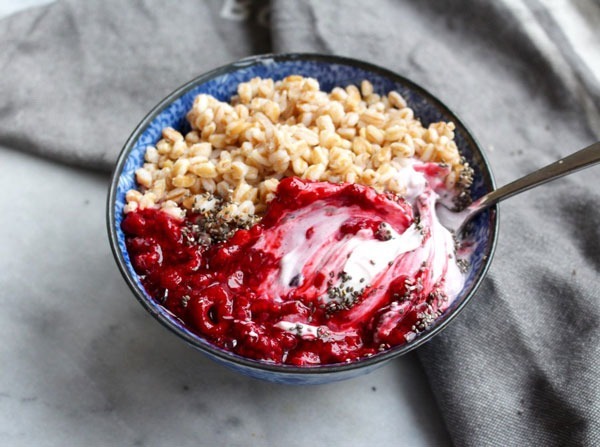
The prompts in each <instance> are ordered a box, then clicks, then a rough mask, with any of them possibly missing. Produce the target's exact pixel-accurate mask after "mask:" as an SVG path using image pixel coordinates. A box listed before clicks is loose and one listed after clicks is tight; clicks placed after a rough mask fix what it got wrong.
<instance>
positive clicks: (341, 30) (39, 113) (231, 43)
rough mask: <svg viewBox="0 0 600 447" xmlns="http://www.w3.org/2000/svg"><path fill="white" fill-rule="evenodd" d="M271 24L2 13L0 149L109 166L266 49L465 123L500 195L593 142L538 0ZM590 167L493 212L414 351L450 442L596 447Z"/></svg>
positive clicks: (385, 1)
mask: <svg viewBox="0 0 600 447" xmlns="http://www.w3.org/2000/svg"><path fill="white" fill-rule="evenodd" d="M561 4H563V6H564V4H568V2H564V3H561ZM579 6H581V5H579ZM250 8H259V9H260V11H258V14H256V13H257V10H256V9H255V10H253V11H254V12H252V14H253V16H256V17H260V18H261V19H260V20H255V21H248V20H245V19H246V18H247V17H248V16H249V14H251V11H250ZM574 8H575V7H574ZM586 8H587V9H586V11H587V14H588V20H592V18H593V17H600V12H599V11H600V5H598V4H597V3H593V2H587V3H586ZM267 16H268V9H267V4H266V3H264V2H258V3H252V2H230V1H226V2H218V1H216V0H214V1H211V0H205V1H200V0H195V1H189V2H188V1H185V2H179V3H178V5H177V11H176V12H173V9H172V8H171V7H169V6H168V5H166V4H165V3H164V2H159V1H154V0H146V1H136V2H128V3H126V4H124V3H122V2H117V1H116V0H110V1H106V2H76V1H74V0H66V1H59V2H56V3H54V4H51V5H47V6H44V7H41V8H37V9H34V10H30V11H26V12H23V13H21V14H18V15H15V16H12V17H9V18H7V19H5V20H3V21H1V22H0V41H2V42H3V45H2V51H0V67H2V80H1V81H0V96H1V97H2V98H3V101H2V103H0V144H2V145H4V146H9V147H13V148H14V149H16V150H22V151H27V152H31V153H35V154H39V155H42V156H46V157H50V158H53V159H56V160H59V161H62V162H65V163H69V164H76V165H81V166H85V167H89V168H92V169H97V170H103V171H108V170H110V169H111V168H112V166H113V163H114V161H115V159H116V155H117V153H118V152H119V150H120V149H121V147H122V145H123V144H124V142H125V140H126V139H127V136H128V134H129V133H130V132H131V131H132V129H133V128H134V127H135V125H136V124H137V123H138V122H139V121H140V120H141V119H142V117H143V116H144V114H145V113H147V111H148V110H149V109H150V108H151V107H152V106H153V105H155V104H156V103H157V102H158V101H159V100H160V99H162V97H164V96H165V95H166V94H168V93H169V92H171V91H172V90H173V89H174V88H176V87H177V86H179V85H181V84H183V83H184V82H186V81H188V80H190V79H192V78H193V77H195V76H197V75H199V74H201V73H202V72H204V71H206V70H208V69H212V68H215V67H217V66H219V65H222V64H224V63H227V62H229V61H232V60H235V59H239V58H241V57H244V56H247V55H250V54H256V53H265V52H269V51H270V50H271V49H273V50H274V51H275V52H296V51H310V52H324V53H331V54H337V55H342V56H349V57H354V58H357V59H363V60H366V61H369V62H372V63H376V64H378V65H381V66H383V67H386V68H388V69H391V70H394V71H396V72H398V73H399V74H402V75H404V76H406V77H408V78H410V79H412V80H413V81H415V82H416V83H418V84H420V85H422V86H423V87H425V88H426V89H428V90H429V91H431V92H432V93H434V94H435V95H437V96H438V97H439V98H440V99H441V100H442V101H444V102H445V103H446V104H447V105H448V106H449V107H450V108H451V109H453V110H454V111H456V112H457V114H458V115H459V116H461V117H462V119H464V121H465V123H466V124H467V125H468V127H469V128H471V130H472V131H473V133H474V134H475V136H476V137H477V138H478V139H479V140H480V142H481V143H482V146H483V148H484V150H485V151H486V153H487V155H488V157H489V159H490V162H491V165H492V169H493V171H494V173H495V176H496V179H497V181H498V183H499V184H500V185H501V184H504V183H506V182H508V181H510V180H513V179H515V178H517V177H519V176H521V175H524V174H526V173H528V172H530V171H532V170H534V169H536V168H538V167H541V166H543V165H545V164H547V163H549V162H551V161H554V160H556V159H558V158H561V157H564V156H566V155H567V154H568V153H570V152H573V151H575V150H577V149H579V148H582V147H584V146H586V145H588V144H590V143H592V142H593V141H594V140H595V139H597V138H598V136H599V135H600V119H599V118H598V117H599V116H600V114H599V113H598V110H599V109H600V83H599V82H598V76H599V75H598V73H596V72H594V70H593V69H592V68H591V67H592V65H589V64H587V63H586V61H585V60H584V58H582V56H581V54H580V53H579V52H578V49H577V48H576V47H574V46H573V45H572V44H571V43H570V41H568V39H567V38H566V37H565V33H564V32H563V31H562V30H560V29H559V26H558V22H557V21H556V17H555V16H554V15H553V14H552V11H551V10H550V9H549V6H547V5H545V4H542V2H538V1H537V0H502V1H491V0H452V1H449V2H443V3H442V2H437V1H434V0H424V1H420V2H408V1H406V2H399V1H392V0H375V1H372V2H369V3H368V4H367V3H365V2H359V1H341V0H331V1H328V2H319V1H316V0H304V1H295V0H273V1H272V2H271V18H270V28H267V27H266V24H267ZM590 23H591V22H590ZM592 26H593V23H592ZM595 26H596V27H598V26H600V23H596V25H595ZM596 29H597V28H596ZM598 169H599V168H592V169H590V170H587V171H583V172H580V173H577V174H575V175H573V176H570V177H568V178H565V179H562V180H560V181H556V182H553V183H551V184H549V185H546V186H543V187H542V188H540V189H537V190H535V191H531V192H529V193H527V194H526V195H523V196H519V197H515V198H513V199H511V200H510V201H509V202H506V203H503V204H502V205H501V207H500V208H501V210H500V216H501V218H500V220H501V233H500V237H499V245H498V250H497V252H496V256H495V259H494V261H493V264H492V268H491V269H490V272H489V274H488V277H487V278H486V279H485V280H484V282H483V286H482V287H481V289H480V291H479V292H478V293H477V295H476V296H475V297H474V298H473V300H472V302H471V303H470V304H469V305H468V306H467V307H466V308H465V310H464V311H463V312H462V313H461V315H459V316H458V317H457V318H456V320H455V321H454V322H453V323H452V324H451V325H450V326H449V327H448V328H447V329H446V330H445V331H444V332H443V333H442V334H440V335H439V336H438V337H436V338H435V339H433V340H432V341H431V342H429V343H427V344H426V345H425V346H423V347H421V348H419V350H418V356H419V358H420V360H421V362H422V364H423V367H424V369H425V372H426V374H427V377H428V378H429V381H430V384H431V387H432V389H433V391H434V393H435V395H436V398H437V399H438V402H439V406H440V409H441V412H442V414H443V417H444V419H445V422H446V424H447V427H448V430H449V432H450V434H451V436H452V440H453V441H454V443H455V444H456V445H466V446H506V445H532V446H538V445H539V446H553V445H557V446H558V445H590V446H592V445H598V444H600V329H599V327H600V300H599V299H598V297H599V296H600V288H599V287H600V286H599V281H598V279H599V278H600V212H599V211H598V209H599V208H598V203H600V191H599V189H598V187H597V184H598V182H597V177H598V172H599V171H598Z"/></svg>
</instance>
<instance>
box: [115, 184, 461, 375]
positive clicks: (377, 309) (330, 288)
mask: <svg viewBox="0 0 600 447" xmlns="http://www.w3.org/2000/svg"><path fill="white" fill-rule="evenodd" d="M427 174H428V173H427V172H425V173H424V174H422V175H423V176H424V177H425V176H427V177H429V175H427ZM432 176H433V175H432ZM437 197H438V196H437V194H436V192H435V191H434V190H433V189H432V188H431V187H430V186H429V185H428V184H424V186H422V188H421V190H420V191H419V194H418V195H416V196H415V197H413V198H411V199H410V202H409V201H407V200H404V199H402V198H400V197H398V196H396V195H393V194H387V193H383V194H378V193H377V192H375V190H373V189H372V188H369V187H366V186H361V185H356V184H331V183H326V182H309V181H304V180H300V179H298V178H293V177H291V178H285V179H283V180H282V181H281V182H280V184H279V187H278V190H277V195H276V198H275V199H274V200H273V201H272V202H271V204H270V205H269V208H268V210H267V212H266V214H265V215H264V217H263V218H262V220H261V221H260V222H259V223H257V224H255V225H253V226H252V227H251V228H249V229H239V230H237V231H236V232H235V233H234V235H233V236H232V237H231V238H230V239H229V240H227V241H226V242H222V243H217V244H213V245H210V244H208V245H207V244H206V243H202V237H200V236H199V234H197V233H198V230H197V229H198V228H201V227H202V222H203V219H204V217H203V216H202V215H200V214H192V215H188V216H187V217H186V218H185V219H183V220H178V219H176V218H173V217H171V216H170V215H168V214H167V213H165V212H163V211H160V210H157V209H144V210H137V211H134V212H131V213H128V214H127V215H126V217H125V219H124V221H123V227H122V228H123V231H124V232H125V234H126V236H127V239H126V240H127V248H128V251H129V254H130V257H131V261H132V264H133V266H134V268H135V270H136V272H137V273H138V274H139V275H140V278H141V280H142V283H143V285H144V287H145V288H146V290H147V292H148V293H149V294H150V295H151V296H152V297H153V298H154V299H156V300H157V301H158V302H159V303H161V304H162V305H163V306H164V307H165V308H167V309H168V310H169V311H170V312H172V313H173V314H174V315H176V316H177V317H178V318H180V319H181V320H182V321H183V322H184V323H185V324H186V325H187V326H188V327H189V328H190V329H191V330H193V331H195V332H196V333H198V334H199V335H200V336H202V337H204V338H206V339H207V340H209V341H210V342H212V343H214V344H215V345H218V346H220V347H223V348H225V349H228V350H230V351H233V352H235V353H237V354H239V355H242V356H244V357H248V358H253V359H257V360H263V361H267V362H274V363H286V364H293V365H315V364H332V363H342V362H351V361H354V360H356V359H359V358H362V357H366V356H371V355H373V354H376V353H377V352H379V351H383V350H386V349H389V348H390V347H391V346H395V345H399V344H402V343H405V342H406V341H409V340H411V339H412V338H414V337H415V336H416V335H417V334H418V333H419V332H421V331H423V330H425V329H427V328H428V327H429V326H430V325H431V324H432V323H433V322H434V321H435V319H436V318H437V317H438V316H439V315H440V314H441V313H442V312H443V311H444V310H445V309H446V308H447V307H448V305H449V304H450V303H451V301H452V299H453V298H454V297H455V296H456V294H457V293H458V292H459V291H460V290H461V288H462V286H463V282H464V279H463V275H462V274H461V272H460V270H459V268H458V265H457V262H456V256H455V247H454V241H453V239H452V236H451V235H450V233H449V232H448V231H447V230H446V229H445V228H443V227H442V226H441V224H440V223H439V222H438V220H437V218H436V216H435V201H436V199H437Z"/></svg>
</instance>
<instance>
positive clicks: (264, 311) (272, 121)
mask: <svg viewBox="0 0 600 447" xmlns="http://www.w3.org/2000/svg"><path fill="white" fill-rule="evenodd" d="M493 189H494V182H493V178H492V175H491V172H490V169H489V166H488V164H487V162H486V159H485V156H484V154H483V152H482V151H481V149H480V148H479V146H478V145H477V143H476V141H475V140H474V138H473V137H472V135H471V134H470V133H469V131H468V130H467V129H466V128H465V126H464V125H463V124H462V123H461V121H460V120H459V119H458V118H457V117H456V116H455V115H454V114H453V113H452V112H451V111H450V110H449V109H448V108H447V107H446V106H445V105H443V104H442V103H441V102H440V101H439V100H438V99H436V98H435V97H434V96H433V95H431V94H430V93H428V92H427V91H425V90H424V89H422V88H421V87H419V86H417V85H416V84H414V83H413V82H411V81H409V80H407V79H405V78H403V77H401V76H399V75H397V74H395V73H393V72H390V71H388V70H385V69H383V68H380V67H377V66H374V65H371V64H367V63H364V62H360V61H356V60H353V59H347V58H342V57H334V56H324V55H316V54H287V55H265V56H256V57H251V58H247V59H244V60H241V61H239V62H236V63H233V64H230V65H227V66H224V67H221V68H218V69H216V70H213V71H211V72H209V73H207V74H204V75H202V76H200V77H198V78H196V79H194V80H192V81H191V82H189V83H187V84H186V85H184V86H182V87H180V88H179V89H177V90H176V91H174V92H173V93H172V94H171V95H169V96H168V97H167V98H166V99H165V100H163V101H162V102H161V103H160V104H158V105H157V106H156V107H155V108H154V109H153V110H152V111H151V112H150V113H149V114H148V115H147V116H146V118H144V119H143V120H142V122H141V123H140V124H139V125H138V127H137V128H136V129H135V130H134V132H133V134H132V135H131V137H130V138H129V140H128V141H127V142H126V144H125V147H124V148H123V150H122V152H121V154H120V156H119V159H118V161H117V165H116V169H115V171H114V175H113V180H112V183H111V187H110V191H109V197H108V210H107V211H108V230H109V238H110V243H111V247H112V250H113V253H114V256H115V259H116V261H117V264H118V266H119V268H120V270H121V272H122V274H123V276H124V278H125V280H126V282H127V284H128V285H129V286H130V288H131V289H132V291H133V292H134V294H135V296H136V297H137V299H138V300H139V301H140V303H141V304H142V305H143V306H144V307H145V308H146V309H147V310H148V311H149V312H150V314H152V315H153V316H154V317H155V318H156V319H157V320H158V321H160V322H161V323H162V324H163V325H164V326H166V327H167V328H168V329H170V330H171V331H172V332H174V333H175V334H177V335H178V336H179V337H181V338H182V339H184V340H185V341H186V342H188V343H189V344H191V345H192V346H193V347H195V348H197V349H199V350H200V351H202V352H204V353H205V354H207V355H208V356H209V357H211V358H212V359H214V360H216V361H218V362H220V363H222V364H224V365H226V366H228V367H230V368H233V369H235V370H237V371H239V372H242V373H244V374H247V375H250V376H252V377H256V378H261V379H266V380H271V381H276V382H282V383H301V384H314V383H324V382H330V381H334V380H342V379H347V378H350V377H354V376H357V375H360V374H364V373H366V372H369V371H372V370H373V369H375V368H377V367H379V366H381V365H382V364H384V363H385V362H386V361H389V360H391V359H393V358H395V357H398V356H400V355H402V354H404V353H406V352H408V351H410V350H412V349H414V348H416V347H418V346H419V345H421V344H422V343H424V342H426V341H427V340H429V339H431V338H432V337H433V336H434V335H436V334H437V333H439V332H440V331H441V330H442V329H443V328H444V327H445V326H446V325H447V324H448V323H449V322H450V321H451V320H452V319H453V318H454V317H455V316H456V315H457V314H458V313H459V312H460V310H461V309H462V308H463V307H464V306H465V305H466V304H467V302H468V301H469V300H470V299H471V298H472V297H473V295H474V294H475V292H476V290H477V288H478V286H479V284H480V282H481V280H482V278H483V276H484V275H485V273H486V271H487V268H488V266H489V264H490V261H491V258H492V255H493V252H494V247H495V242H496V235H497V228H498V223H497V210H496V208H495V207H493V208H491V209H489V210H486V211H484V212H483V213H481V214H480V215H478V216H477V217H476V218H475V219H473V221H472V222H470V223H469V225H468V226H467V227H466V229H465V231H463V232H462V233H461V234H460V235H455V234H453V233H452V232H451V231H450V230H448V229H447V228H445V227H444V226H443V225H442V224H441V223H440V221H439V219H438V216H437V214H436V205H437V204H438V203H441V204H443V205H445V206H447V207H451V208H454V209H457V210H459V209H461V208H464V207H465V206H467V205H468V204H469V203H470V202H471V200H472V198H478V197H480V196H482V195H484V194H485V193H487V192H489V191H491V190H493Z"/></svg>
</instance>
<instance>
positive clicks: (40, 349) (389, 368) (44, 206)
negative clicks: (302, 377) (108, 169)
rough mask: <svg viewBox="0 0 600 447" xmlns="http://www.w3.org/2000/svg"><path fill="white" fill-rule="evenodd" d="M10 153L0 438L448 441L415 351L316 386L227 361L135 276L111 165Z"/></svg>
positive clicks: (0, 325) (25, 2)
mask: <svg viewBox="0 0 600 447" xmlns="http://www.w3.org/2000/svg"><path fill="white" fill-rule="evenodd" d="M42 3H47V0H8V1H5V2H3V3H2V4H1V5H0V17H2V16H5V15H8V14H10V13H13V12H15V11H17V10H19V9H23V8H26V7H30V6H33V5H35V4H42ZM0 166H1V167H2V171H3V172H2V175H1V176H0V187H1V188H2V190H3V191H5V193H4V194H2V195H0V207H1V208H2V210H3V211H2V212H1V213H0V227H1V228H2V232H1V233H0V252H1V254H2V255H1V256H0V284H1V285H2V287H1V289H0V290H1V291H0V304H1V305H2V308H3V312H2V313H0V337H1V339H2V343H1V344H0V359H2V360H1V365H2V366H1V368H0V445H3V446H39V447H43V446H65V445H70V446H76V445H119V446H128V445H131V446H165V445H177V446H180V447H184V446H188V445H189V446H199V445H207V446H208V445H210V446H213V445H216V446H220V445H223V446H225V445H227V446H264V445H286V446H290V447H293V446H301V445H307V444H309V445H310V444H312V445H319V446H320V445H345V446H348V447H350V446H363V445H381V446H385V445H397V446H416V447H418V446H431V445H438V446H444V445H450V442H449V440H448V435H447V433H446V430H445V427H444V425H443V422H442V420H441V417H440V414H439V412H438V410H437V407H436V404H435V401H434V398H433V396H432V394H431V391H430V389H429V387H428V383H427V381H426V379H425V377H424V373H423V370H422V369H421V366H420V364H419V362H418V360H417V359H416V357H415V356H414V355H407V356H405V357H404V358H401V359H398V360H396V361H394V362H392V363H389V364H388V365H386V366H384V367H382V368H380V369H379V370H377V371H375V372H374V373H372V374H370V375H367V376H363V377H361V378H357V379H352V380H349V381H345V382H340V383H334V384H328V385H320V386H311V387H290V386H284V385H277V384H271V383H266V382H260V381H257V380H254V379H250V378H246V377H243V376H240V375H238V374H236V373H234V372H230V371H229V370H227V369H225V368H223V367H221V366H219V365H217V364H215V363H213V362H212V361H210V360H208V359H207V358H205V357H204V356H203V355H202V354H200V353H198V352H196V351H194V350H193V349H192V348H190V347H188V346H187V345H185V344H184V343H183V342H182V341H181V340H179V339H178V338H177V337H175V336H174V335H173V334H171V333H170V332H168V331H167V330H166V329H164V328H163V327H162V326H160V325H159V324H157V322H156V321H155V320H154V319H153V318H152V317H150V315H148V314H147V313H146V312H145V311H144V310H143V308H142V307H141V306H140V305H139V304H138V303H137V301H136V300H135V298H134V296H133V295H132V293H131V292H130V290H129V289H128V288H127V286H126V284H125V282H124V280H123V279H122V278H121V275H120V273H119V272H118V270H117V267H116V264H115V262H114V261H113V257H112V254H111V252H110V248H109V245H108V237H107V234H106V225H105V202H106V193H107V189H108V183H109V178H108V176H106V175H100V174H94V173H91V172H88V171H85V170H81V169H76V168H72V167H68V166H63V165H61V164H57V163H55V162H52V161H48V160H44V159H41V158H37V157H33V156H30V155H26V154H22V153H19V152H16V151H14V150H11V149H9V148H4V147H0Z"/></svg>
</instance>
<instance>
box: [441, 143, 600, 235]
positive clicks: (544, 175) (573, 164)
mask: <svg viewBox="0 0 600 447" xmlns="http://www.w3.org/2000/svg"><path fill="white" fill-rule="evenodd" d="M599 162H600V141H598V142H596V143H594V144H592V145H590V146H588V147H586V148H585V149H581V150H580V151H577V152H575V153H574V154H571V155H569V156H567V157H565V158H562V159H560V160H558V161H555V162H554V163H551V164H549V165H548V166H546V167H543V168H541V169H538V170H537V171H534V172H532V173H531V174H527V175H526V176H524V177H521V178H520V179H517V180H515V181H513V182H511V183H509V184H507V185H504V186H503V187H501V188H498V189H496V190H494V191H491V192H489V193H487V194H486V195H484V196H483V197H480V198H479V199H477V200H475V201H474V202H473V203H471V205H469V206H468V207H467V208H465V209H464V210H462V211H458V212H457V211H452V210H450V209H448V208H447V207H446V206H445V205H443V204H441V203H438V204H437V206H436V211H437V213H438V217H439V219H440V222H441V224H442V225H443V226H445V227H446V228H448V229H449V230H450V231H453V232H454V233H455V234H459V233H460V232H461V231H462V229H463V228H464V226H465V225H466V224H467V223H468V222H469V221H470V220H471V219H472V218H473V216H475V215H477V214H478V213H480V212H481V211H483V210H485V209H486V208H488V207H490V206H493V205H495V204H496V203H498V202H500V201H501V200H504V199H508V198H509V197H512V196H514V195H516V194H519V193H522V192H523V191H527V190H529V189H531V188H535V187H536V186H539V185H542V184H544V183H547V182H549V181H551V180H555V179H557V178H560V177H562V176H565V175H567V174H571V173H573V172H575V171H579V170H580V169H583V168H587V167H589V166H592V165H595V164H596V163H599Z"/></svg>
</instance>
